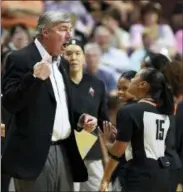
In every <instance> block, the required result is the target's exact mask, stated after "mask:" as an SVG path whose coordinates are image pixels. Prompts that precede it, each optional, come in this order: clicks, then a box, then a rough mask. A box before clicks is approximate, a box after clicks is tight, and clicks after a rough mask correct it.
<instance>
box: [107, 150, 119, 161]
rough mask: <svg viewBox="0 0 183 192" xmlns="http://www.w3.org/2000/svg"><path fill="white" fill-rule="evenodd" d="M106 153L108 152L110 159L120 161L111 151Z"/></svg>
mask: <svg viewBox="0 0 183 192" xmlns="http://www.w3.org/2000/svg"><path fill="white" fill-rule="evenodd" d="M108 154H109V156H110V157H111V158H112V159H114V160H115V161H118V162H119V161H121V157H118V156H116V155H113V154H112V153H110V152H109V151H108Z"/></svg>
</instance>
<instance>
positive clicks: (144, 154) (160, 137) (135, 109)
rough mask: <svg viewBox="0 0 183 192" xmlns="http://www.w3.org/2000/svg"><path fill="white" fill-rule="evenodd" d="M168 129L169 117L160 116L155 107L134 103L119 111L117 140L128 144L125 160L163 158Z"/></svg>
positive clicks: (143, 103) (169, 124)
mask: <svg viewBox="0 0 183 192" xmlns="http://www.w3.org/2000/svg"><path fill="white" fill-rule="evenodd" d="M170 127H171V121H170V117H169V116H167V115H162V114H160V113H159V111H158V109H157V107H155V106H153V105H151V104H149V103H145V102H140V103H135V104H131V105H127V106H125V107H123V108H122V109H120V110H119V112H118V114H117V129H118V135H117V140H119V141H123V142H129V143H128V145H127V148H126V150H125V158H126V160H127V161H130V160H133V161H134V162H135V161H138V160H142V159H154V160H157V159H158V158H159V157H162V156H164V155H165V140H166V137H167V133H168V130H169V128H170Z"/></svg>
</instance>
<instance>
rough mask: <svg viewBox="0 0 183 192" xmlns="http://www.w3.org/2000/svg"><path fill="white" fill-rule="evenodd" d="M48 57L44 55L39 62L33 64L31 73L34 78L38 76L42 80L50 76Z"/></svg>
mask: <svg viewBox="0 0 183 192" xmlns="http://www.w3.org/2000/svg"><path fill="white" fill-rule="evenodd" d="M49 59H50V58H48V57H44V58H43V59H42V60H41V61H40V62H38V63H36V65H34V72H33V75H34V76H35V77H36V78H39V79H41V80H43V81H44V80H46V79H47V78H48V77H49V76H50V73H51V70H50V66H49V62H48V60H49Z"/></svg>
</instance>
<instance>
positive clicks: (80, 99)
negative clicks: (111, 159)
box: [71, 74, 109, 159]
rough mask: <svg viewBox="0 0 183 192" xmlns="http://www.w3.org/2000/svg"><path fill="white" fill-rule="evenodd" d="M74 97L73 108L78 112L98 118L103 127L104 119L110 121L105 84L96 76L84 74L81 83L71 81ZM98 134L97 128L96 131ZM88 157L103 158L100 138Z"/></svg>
mask: <svg viewBox="0 0 183 192" xmlns="http://www.w3.org/2000/svg"><path fill="white" fill-rule="evenodd" d="M71 89H72V94H73V95H74V97H73V108H74V111H76V112H77V113H78V114H82V113H87V114H90V115H92V116H94V117H96V118H97V119H98V124H99V126H100V127H101V128H102V124H103V121H109V117H108V110H107V96H106V91H105V85H104V83H103V82H102V81H100V80H99V79H97V78H96V77H94V76H92V75H89V74H83V78H82V80H81V82H80V83H79V84H76V83H74V82H73V81H71ZM94 134H95V135H97V130H95V131H94ZM86 158H88V159H101V158H102V154H101V151H100V144H99V140H97V142H96V143H95V144H94V146H93V148H92V149H91V150H90V152H89V153H88V154H87V156H86Z"/></svg>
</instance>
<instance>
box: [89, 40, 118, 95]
mask: <svg viewBox="0 0 183 192" xmlns="http://www.w3.org/2000/svg"><path fill="white" fill-rule="evenodd" d="M100 56H101V50H100V47H99V46H98V45H97V44H96V43H89V44H87V45H86V46H85V58H86V71H87V72H88V73H90V74H93V75H95V76H96V77H97V78H98V79H100V80H102V81H103V82H104V84H105V85H106V89H107V93H108V94H109V95H116V94H117V82H116V81H115V79H114V77H113V73H112V72H110V71H109V70H107V69H105V67H102V66H101V65H100Z"/></svg>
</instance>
